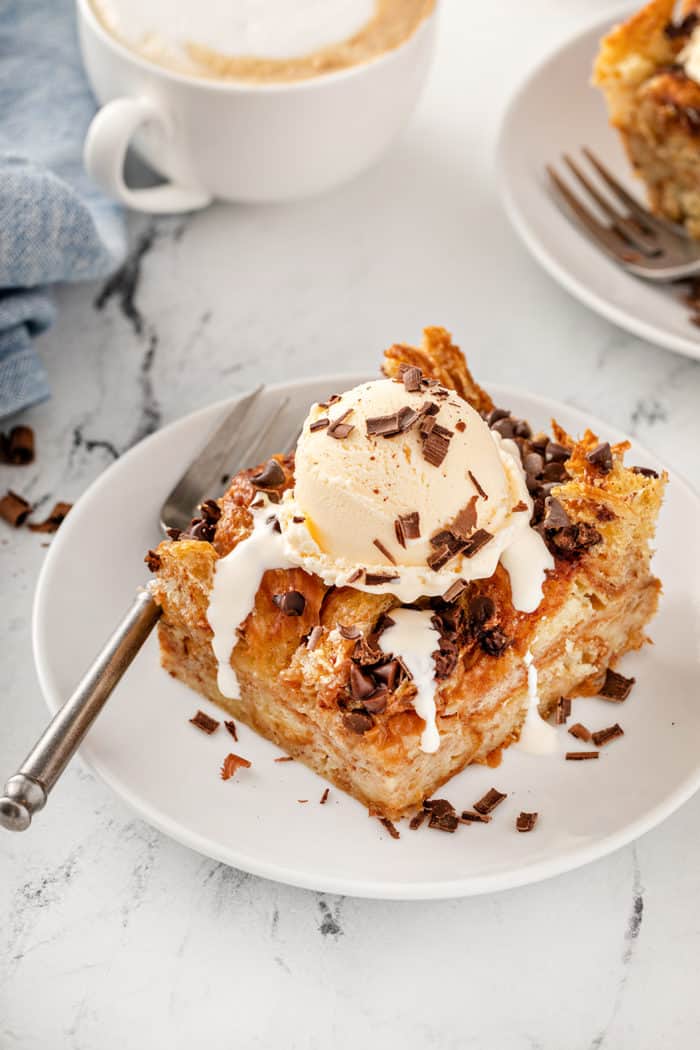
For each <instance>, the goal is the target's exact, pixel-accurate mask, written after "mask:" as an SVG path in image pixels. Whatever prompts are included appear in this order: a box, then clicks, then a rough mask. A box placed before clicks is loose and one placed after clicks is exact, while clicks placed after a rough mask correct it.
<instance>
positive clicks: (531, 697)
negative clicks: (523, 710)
mask: <svg viewBox="0 0 700 1050" xmlns="http://www.w3.org/2000/svg"><path fill="white" fill-rule="evenodd" d="M525 666H526V668H527V695H528V706H527V714H526V715H525V722H524V724H523V728H522V729H521V730H520V739H519V740H518V742H517V744H515V745H514V746H515V747H518V748H520V750H521V751H527V752H528V753H529V754H531V755H548V754H551V753H552V752H553V751H556V750H557V744H558V738H557V731H556V729H555V728H554V726H551V725H549V723H548V722H545V720H544V719H543V718H542V716H541V715H540V711H539V706H538V705H539V702H540V697H539V693H538V689H537V667H536V666H535V661H534V659H533V657H532V653H531V652H530V650H529V649H528V651H527V652H526V653H525Z"/></svg>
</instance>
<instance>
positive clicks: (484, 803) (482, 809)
mask: <svg viewBox="0 0 700 1050" xmlns="http://www.w3.org/2000/svg"><path fill="white" fill-rule="evenodd" d="M506 798H508V795H504V794H503V793H502V792H501V791H498V790H497V789H496V788H490V789H489V790H488V791H487V792H486V794H485V795H484V796H483V798H480V799H479V801H478V802H475V803H474V809H475V810H476V812H477V813H482V814H488V813H491V812H492V810H494V809H495V808H496V806H500V804H501V802H503V800H504V799H506Z"/></svg>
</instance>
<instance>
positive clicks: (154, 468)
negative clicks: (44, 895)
mask: <svg viewBox="0 0 700 1050" xmlns="http://www.w3.org/2000/svg"><path fill="white" fill-rule="evenodd" d="M363 378H365V377H352V376H340V377H338V376H336V377H331V378H328V379H316V380H312V381H308V382H303V383H297V384H293V385H290V386H286V387H285V388H284V392H285V393H288V394H290V395H291V397H292V405H291V407H292V409H293V410H294V411H296V412H297V413H298V418H300V419H301V417H302V415H303V414H304V413H305V410H306V408H307V406H308V405H309V403H310V402H312V401H314V400H319V399H322V398H324V397H325V396H327V395H328V394H329V393H331V392H333V391H334V390H343V389H347V388H348V387H349V386H351V385H354V383H356V382H360V381H361V380H362V379H363ZM491 389H492V390H493V393H494V395H495V397H496V400H497V402H498V403H499V404H505V405H507V406H508V407H509V408H511V409H512V410H513V411H514V412H516V413H517V414H518V415H520V416H524V417H526V418H528V419H530V420H531V421H532V423H533V424H534V426H536V427H537V426H547V425H548V423H549V420H550V418H551V417H552V416H553V415H555V416H556V417H557V418H558V419H559V420H560V421H561V423H562V424H563V425H564V426H565V427H567V428H568V429H569V430H570V431H572V432H580V431H581V430H582V429H583V428H584V427H585V426H586V425H587V424H588V423H589V422H590V419H587V418H586V417H584V416H583V415H582V414H581V413H579V412H577V411H575V410H574V409H572V408H569V407H568V406H565V405H559V404H556V403H554V402H550V401H545V400H543V399H538V398H535V397H532V396H530V395H526V394H518V393H516V392H514V391H511V390H507V389H499V388H498V387H493V388H491ZM265 396H266V397H267V398H269V399H271V401H272V399H274V398H276V397H279V390H278V391H277V392H275V391H274V390H272V389H270V390H269V391H268V392H267V394H266V395H265ZM222 405H223V403H220V404H218V405H213V406H211V407H209V408H206V409H203V410H201V411H199V412H195V413H193V414H192V415H190V416H187V417H185V418H184V419H181V420H179V421H178V422H176V423H173V424H171V425H170V426H168V427H165V428H164V429H163V430H161V431H160V432H159V433H157V434H154V435H153V436H152V437H150V438H149V439H148V440H146V441H144V442H142V443H141V444H140V445H137V446H136V447H135V448H134V449H132V450H131V451H130V452H129V453H127V455H125V456H124V457H123V458H122V459H120V460H119V461H118V462H116V463H115V464H114V465H113V466H112V467H110V468H109V470H107V471H105V473H104V474H103V475H102V476H101V477H100V478H98V480H97V481H96V482H95V483H94V484H93V485H92V486H91V488H90V489H89V490H88V492H86V493H85V495H84V496H83V497H82V498H81V499H80V501H79V502H78V503H77V505H76V506H75V508H74V509H73V511H72V512H71V514H70V516H69V517H68V519H67V520H66V522H65V524H64V525H62V526H61V530H60V532H59V533H58V535H57V536H56V539H55V540H54V543H53V544H52V547H51V550H50V551H49V552H48V555H47V558H46V562H45V564H44V568H43V571H42V573H41V576H40V579H39V584H38V588H37V594H36V600H35V607H34V651H35V656H36V662H37V667H38V672H39V678H40V681H41V685H42V688H43V691H44V694H45V696H46V698H47V701H48V704H49V707H50V708H51V709H52V710H55V709H56V707H57V706H58V704H59V703H60V701H61V698H64V697H65V696H66V695H67V694H68V692H69V690H70V689H71V687H72V686H73V685H74V684H75V682H76V681H77V680H78V678H79V677H80V675H81V673H82V672H83V671H84V669H85V666H86V664H87V663H88V662H89V660H90V658H91V657H92V655H93V654H94V653H95V652H96V651H97V649H98V648H99V646H100V645H101V644H102V642H103V641H104V639H105V638H106V637H107V635H108V634H109V632H110V630H111V629H112V628H113V627H114V625H115V624H116V622H117V621H118V619H119V618H120V616H121V615H122V613H123V612H124V610H125V609H126V607H127V606H128V605H129V604H130V602H131V599H132V597H133V594H134V591H135V588H136V587H137V586H138V585H139V584H140V583H142V582H143V580H144V578H145V576H146V570H145V568H144V565H143V555H144V551H145V550H146V549H147V548H148V547H151V546H154V545H155V544H156V543H157V541H158V528H157V518H158V508H159V506H160V504H161V501H162V499H163V497H164V495H165V494H166V493H167V492H168V491H169V489H170V488H171V486H172V484H173V481H174V480H175V478H176V477H177V476H178V474H179V472H180V470H181V467H182V464H183V463H186V462H187V461H188V460H189V459H190V458H191V456H192V453H193V450H194V449H196V448H197V447H198V445H199V444H201V442H202V440H203V439H204V436H205V435H206V433H207V432H208V430H209V428H210V427H211V426H212V424H213V422H214V420H215V419H216V417H217V415H218V414H219V413H220V412H221V411H222ZM599 430H600V433H601V434H602V435H603V436H604V437H605V438H608V439H611V440H619V439H620V438H621V435H620V434H619V433H617V432H615V431H614V430H613V429H612V428H610V427H607V426H605V425H604V424H600V427H599ZM631 462H632V463H635V462H637V463H642V464H645V465H650V466H658V464H657V463H655V462H654V460H653V459H652V457H651V456H649V455H648V454H647V453H645V452H643V451H641V450H639V448H638V447H637V448H634V447H633V451H632V453H631ZM699 536H700V502H699V501H698V499H697V497H696V496H694V495H693V493H692V492H691V491H690V490H689V489H688V487H687V486H686V485H685V484H684V483H683V482H682V481H680V480H679V479H678V478H673V479H672V481H671V484H670V486H669V492H668V500H667V503H666V505H665V507H664V510H663V514H662V518H661V525H660V529H659V536H658V547H659V553H658V554H657V556H656V569H657V571H658V573H659V575H660V576H661V578H662V579H663V581H664V597H663V601H662V607H661V611H660V612H659V615H658V616H657V618H656V620H655V621H654V623H653V625H652V628H651V633H652V636H653V638H654V641H655V643H656V644H655V645H654V646H653V647H652V646H647V647H646V648H645V649H644V650H643V651H642V652H640V653H635V654H632V655H630V656H628V657H626V658H625V660H624V661H623V663H622V669H623V671H624V672H625V673H626V674H633V675H636V676H637V678H638V681H637V685H636V686H635V687H634V690H633V693H632V695H631V697H630V699H629V700H627V702H626V703H625V704H623V705H620V706H618V705H614V704H610V703H606V702H605V701H602V700H595V699H585V700H579V701H577V702H576V704H575V708H574V711H575V717H576V719H578V720H580V721H582V722H584V723H585V724H586V725H588V726H589V727H591V728H592V729H600V728H602V727H604V726H607V725H610V724H611V723H613V722H615V721H616V720H617V719H619V720H620V722H621V723H622V725H623V727H624V730H625V736H624V737H623V738H622V739H619V740H615V741H614V742H613V743H612V744H610V745H609V746H608V747H607V748H605V749H604V750H603V752H602V754H601V758H600V761H598V762H595V763H593V762H590V763H588V762H586V763H573V762H566V761H564V759H563V757H562V756H561V755H553V756H546V757H536V756H531V755H526V754H522V753H519V752H517V751H514V750H512V749H511V750H510V751H509V752H507V753H506V755H505V757H504V760H503V763H502V765H501V766H500V768H498V769H495V770H492V769H488V768H481V767H473V768H470V769H467V770H465V771H464V772H463V773H461V774H460V775H459V776H458V777H456V778H454V779H453V780H452V781H451V783H450V784H449V785H447V786H446V787H445V788H444V789H443V790H442V791H441V792H440V794H441V795H445V796H447V797H448V798H449V799H450V800H451V801H452V802H453V803H454V804H455V805H457V806H458V807H462V808H463V807H466V806H470V805H471V804H472V803H473V802H474V801H475V800H476V799H478V798H480V797H481V795H482V794H484V792H485V791H486V790H488V788H490V787H492V786H496V787H498V788H499V789H500V790H502V791H506V792H508V799H507V801H506V802H504V803H503V804H502V805H501V806H500V807H499V809H498V811H497V812H496V814H495V816H494V819H493V821H492V823H491V824H489V825H488V826H486V825H484V826H474V827H461V828H460V829H459V830H458V832H457V833H456V834H455V835H446V834H444V833H440V832H436V831H430V830H428V829H427V828H422V829H421V830H420V831H418V832H412V831H409V830H408V828H407V825H406V824H405V823H404V824H402V831H401V840H400V841H398V842H397V841H394V840H392V839H390V838H389V836H388V835H387V834H386V832H385V831H384V829H383V828H382V827H381V826H380V824H379V823H378V822H377V821H376V820H370V819H368V817H367V812H366V810H365V809H364V808H363V807H362V806H360V805H359V803H357V802H355V801H354V800H352V799H351V798H349V797H347V796H346V795H344V794H342V792H340V791H338V790H336V789H335V788H331V792H330V798H329V800H328V803H327V804H326V805H325V806H321V805H319V799H320V797H321V794H322V792H323V790H324V788H325V786H326V784H325V782H324V781H323V780H321V779H320V778H319V777H317V776H316V775H315V774H313V773H311V772H310V771H309V770H307V769H306V768H305V767H304V766H302V765H301V764H300V763H297V762H294V763H292V762H290V763H282V764H276V763H275V762H274V761H273V759H274V758H275V757H276V756H277V755H279V751H278V750H277V748H276V747H274V746H273V745H272V744H270V743H268V742H267V741H266V740H263V739H262V738H261V737H259V736H257V735H256V734H255V733H253V732H252V731H251V730H249V729H248V728H247V727H245V726H243V725H241V726H240V741H239V743H238V744H236V745H234V744H233V741H231V740H230V738H229V737H228V735H227V733H226V732H225V730H224V729H223V727H222V728H221V729H220V730H219V731H218V732H217V733H215V734H213V735H212V736H210V737H208V736H205V735H204V734H203V733H201V732H198V731H197V730H196V729H194V728H193V727H192V726H191V725H189V723H188V719H189V718H190V717H191V716H192V715H193V714H194V713H195V711H196V710H197V708H198V707H202V708H203V709H204V710H206V711H208V712H210V713H211V714H213V715H217V716H218V717H219V718H220V717H221V712H219V710H218V709H217V708H215V707H214V706H213V705H212V704H209V703H207V702H206V701H204V700H202V699H201V698H200V697H199V696H198V695H197V694H195V693H193V692H191V691H190V690H189V689H187V688H186V687H185V686H183V685H182V684H181V683H179V682H176V681H175V680H173V679H172V678H170V677H168V675H166V674H165V673H164V672H163V671H162V670H161V668H160V667H159V664H158V651H157V644H156V640H155V638H153V639H151V641H150V643H149V644H148V646H147V648H146V650H145V651H144V652H143V653H141V654H140V656H139V657H138V659H137V660H136V662H135V663H134V665H133V666H132V667H131V669H130V670H129V671H128V672H127V675H126V677H125V678H124V680H123V681H122V683H121V685H120V686H119V688H118V689H117V690H116V692H115V694H114V695H113V697H112V698H111V700H110V701H109V704H108V705H107V708H106V710H105V711H104V712H103V714H102V715H101V716H100V718H99V720H98V722H97V724H96V725H95V727H94V728H93V730H92V732H91V734H90V736H89V738H88V740H87V742H86V743H85V745H84V746H83V748H82V749H81V754H82V756H83V758H84V759H85V760H86V761H87V762H88V763H89V764H90V766H91V767H92V768H93V769H94V770H96V772H97V773H98V774H99V775H100V776H101V777H102V778H103V780H105V781H106V783H108V784H109V785H110V786H111V787H112V788H113V789H114V791H116V793H117V794H118V795H119V796H121V798H123V799H124V800H125V801H126V802H127V803H128V804H129V805H130V806H131V807H133V809H134V810H136V812H137V813H138V814H140V815H141V816H142V817H143V818H144V820H146V821H148V822H149V823H150V824H153V825H154V826H155V827H157V828H160V830H161V831H164V832H165V833H166V834H168V835H172V836H173V838H175V839H177V840H179V841H180V842H182V843H184V844H185V845H187V846H190V847H192V848H193V849H196V850H199V851H200V852H201V853H204V854H207V855H208V856H211V857H214V858H216V859H218V860H221V861H224V862H226V863H228V864H232V865H234V866H236V867H238V868H242V869H244V870H246V871H250V872H254V873H255V874H257V875H263V876H265V877H267V878H272V879H277V880H279V881H282V882H288V883H292V884H294V885H297V886H304V887H309V888H312V889H316V890H325V891H328V892H335V893H346V894H353V895H356V896H366V897H386V898H408V899H411V898H414V899H415V898H430V897H453V896H461V895H467V894H473V893H484V892H487V891H490V890H497V889H503V888H505V887H509V886H517V885H522V884H524V883H529V882H534V881H536V880H538V879H543V878H546V877H548V876H550V875H555V874H557V873H559V872H562V871H566V870H568V869H570V868H575V867H577V866H578V865H581V864H584V863H586V862H587V861H590V860H593V859H595V858H596V857H600V856H603V855H604V854H606V853H609V852H610V851H611V850H614V849H616V848H618V847H619V846H622V845H623V844H624V843H627V842H629V841H630V840H631V839H633V838H635V836H638V835H640V834H642V833H643V832H644V831H647V830H648V829H649V828H651V827H653V826H654V825H655V824H657V823H658V822H659V821H660V820H662V819H663V818H664V817H666V816H668V814H669V813H671V812H673V810H675V809H676V808H677V807H678V806H680V805H681V803H682V802H684V801H685V800H686V799H687V798H689V797H690V795H691V794H692V793H693V792H694V791H695V790H696V789H697V787H698V785H699V784H700V705H699V704H698V702H697V670H698V667H697V662H696V661H697V638H698V637H699V636H700V623H699V615H700V614H699V611H698V604H697V603H695V604H694V603H693V599H694V596H697V593H698V588H697V580H695V579H693V574H694V573H695V574H697V566H698V549H697V543H698V537H699ZM572 746H573V747H575V746H576V744H575V742H574V741H573V739H572V737H570V736H568V734H567V733H566V732H565V730H564V729H562V731H561V752H562V754H563V752H564V751H566V750H567V748H571V747H572ZM230 750H234V751H236V752H237V753H238V754H241V755H244V756H245V757H246V758H249V759H250V760H251V761H252V763H253V765H252V768H251V769H250V770H245V771H243V772H242V773H239V774H238V775H237V776H236V777H235V779H234V780H232V781H229V782H226V783H224V782H223V781H222V780H221V779H220V778H219V775H218V774H219V767H220V765H221V762H222V760H223V758H224V756H225V755H226V753H227V752H228V751H230ZM58 790H60V785H59V788H58ZM298 799H308V800H309V801H308V803H305V804H301V803H299V802H298V801H297V800H298ZM523 809H524V810H528V811H530V810H537V811H538V812H539V814H540V819H539V823H538V825H537V828H536V829H535V831H533V832H532V833H531V834H529V835H522V834H518V833H517V832H516V831H515V828H514V823H515V817H516V815H517V814H518V813H519V812H520V810H523ZM47 816H48V819H50V816H51V815H50V813H48V814H47Z"/></svg>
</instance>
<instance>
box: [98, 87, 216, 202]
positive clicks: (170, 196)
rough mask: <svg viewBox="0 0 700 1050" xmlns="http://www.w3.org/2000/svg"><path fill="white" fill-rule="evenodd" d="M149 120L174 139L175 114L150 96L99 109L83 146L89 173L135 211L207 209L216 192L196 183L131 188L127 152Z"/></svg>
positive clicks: (107, 105) (113, 102) (117, 102)
mask: <svg viewBox="0 0 700 1050" xmlns="http://www.w3.org/2000/svg"><path fill="white" fill-rule="evenodd" d="M149 123H151V124H152V123H156V124H158V125H159V126H160V127H161V128H162V130H163V132H164V134H165V136H166V138H167V139H170V140H172V139H173V137H174V130H175V129H174V122H173V119H172V117H171V116H170V114H169V113H168V112H167V111H166V110H164V109H162V108H161V107H160V106H159V105H158V104H157V103H156V102H154V101H153V100H152V99H150V98H145V97H140V98H116V99H113V100H112V102H108V103H107V104H106V105H105V106H103V107H102V109H100V110H98V111H97V113H96V114H95V116H94V117H93V119H92V123H91V124H90V127H89V128H88V132H87V135H86V137H85V146H84V148H83V159H84V161H85V167H86V169H87V171H88V174H89V175H91V177H92V178H93V179H94V180H95V182H97V183H98V185H100V186H101V187H102V189H103V190H105V191H106V192H107V193H108V194H110V196H112V197H116V199H117V200H119V201H121V203H122V204H125V205H126V206H127V207H128V208H132V209H133V210H134V211H145V212H151V213H152V214H155V215H163V214H166V213H173V212H182V211H197V210H198V209H200V208H206V206H207V205H208V204H210V203H211V200H212V195H211V194H210V193H207V191H206V190H203V189H200V188H199V187H197V186H193V185H186V184H180V183H177V182H167V183H165V184H164V185H162V186H155V187H153V188H152V189H142V190H132V189H129V187H128V186H127V184H126V183H125V181H124V160H125V158H126V151H127V149H128V146H129V143H130V141H131V139H132V137H133V135H134V133H135V132H136V131H137V130H138V128H139V127H141V126H142V125H144V124H149Z"/></svg>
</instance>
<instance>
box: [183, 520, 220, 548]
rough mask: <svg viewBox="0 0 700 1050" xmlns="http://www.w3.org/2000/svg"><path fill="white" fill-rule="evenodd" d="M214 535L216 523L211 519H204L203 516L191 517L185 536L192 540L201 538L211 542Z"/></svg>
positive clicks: (203, 540) (205, 541)
mask: <svg viewBox="0 0 700 1050" xmlns="http://www.w3.org/2000/svg"><path fill="white" fill-rule="evenodd" d="M215 535H216V525H215V524H214V522H213V521H204V519H203V518H193V519H192V524H191V525H190V527H189V529H188V530H187V536H189V538H190V539H193V540H201V541H202V542H204V543H211V542H212V540H213V539H214V536H215Z"/></svg>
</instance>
